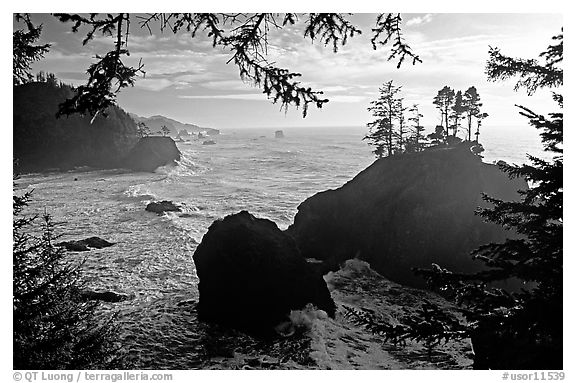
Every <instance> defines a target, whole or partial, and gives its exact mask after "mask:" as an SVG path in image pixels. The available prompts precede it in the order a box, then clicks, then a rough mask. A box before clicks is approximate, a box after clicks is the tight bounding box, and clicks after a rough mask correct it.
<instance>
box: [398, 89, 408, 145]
mask: <svg viewBox="0 0 576 383" xmlns="http://www.w3.org/2000/svg"><path fill="white" fill-rule="evenodd" d="M403 104H404V98H402V97H399V98H397V99H396V115H397V117H396V118H397V120H398V131H397V133H396V134H395V136H396V139H397V140H396V141H397V142H396V152H397V153H403V152H404V150H405V149H406V136H405V134H406V133H407V131H406V117H405V115H404V112H406V110H407V108H406V107H404V105H403Z"/></svg>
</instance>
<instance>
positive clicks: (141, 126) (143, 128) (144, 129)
mask: <svg viewBox="0 0 576 383" xmlns="http://www.w3.org/2000/svg"><path fill="white" fill-rule="evenodd" d="M136 126H137V128H136V129H137V132H138V135H139V136H140V138H144V137H148V136H149V135H150V134H151V132H150V128H149V127H148V125H146V123H145V122H144V121H140V122H138V123H136Z"/></svg>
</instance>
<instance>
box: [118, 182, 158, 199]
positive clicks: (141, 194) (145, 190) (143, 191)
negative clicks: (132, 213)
mask: <svg viewBox="0 0 576 383" xmlns="http://www.w3.org/2000/svg"><path fill="white" fill-rule="evenodd" d="M124 195H126V196H128V197H132V198H138V199H142V200H144V199H153V200H157V199H158V196H157V195H156V194H154V193H153V192H152V191H151V190H150V188H149V186H148V185H146V184H140V185H131V186H129V187H128V189H126V190H125V191H124Z"/></svg>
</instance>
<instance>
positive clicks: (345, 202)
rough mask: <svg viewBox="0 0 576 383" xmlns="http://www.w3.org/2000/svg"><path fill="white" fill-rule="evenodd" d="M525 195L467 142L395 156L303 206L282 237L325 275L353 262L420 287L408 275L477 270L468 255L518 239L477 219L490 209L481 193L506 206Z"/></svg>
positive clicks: (517, 182)
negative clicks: (437, 267) (289, 237)
mask: <svg viewBox="0 0 576 383" xmlns="http://www.w3.org/2000/svg"><path fill="white" fill-rule="evenodd" d="M526 188H527V184H526V182H525V181H524V180H522V179H515V180H510V179H509V178H508V176H507V175H506V174H505V173H503V172H502V171H500V169H499V168H498V166H496V165H492V164H486V163H483V162H482V161H481V158H480V157H478V156H476V155H474V154H473V153H472V152H471V151H470V148H469V145H467V144H466V143H463V144H461V145H459V146H456V147H451V148H450V147H444V148H438V149H430V150H426V151H423V152H419V153H412V154H403V155H396V156H392V157H387V158H382V159H379V160H376V161H375V162H374V163H373V164H372V165H371V166H369V167H368V168H367V169H365V170H363V171H362V172H360V173H359V174H358V175H357V176H356V177H354V179H352V180H351V181H349V182H348V183H346V184H345V185H343V186H342V187H340V188H338V189H335V190H327V191H324V192H320V193H317V194H316V195H314V196H312V197H310V198H308V199H307V200H305V201H304V202H303V203H301V204H300V206H299V207H298V213H297V214H296V216H295V218H294V224H292V225H291V226H290V227H289V228H288V230H287V233H288V234H290V235H292V236H293V237H294V239H295V240H296V243H297V245H298V247H299V249H300V252H301V253H302V256H304V257H305V258H316V259H320V260H322V261H324V270H327V269H337V268H338V266H339V264H341V263H342V262H343V261H345V260H347V259H351V258H355V257H356V258H360V259H362V260H365V261H367V262H369V263H370V265H371V266H372V268H373V269H374V270H376V271H378V272H379V273H380V274H382V275H384V276H385V277H387V278H389V279H391V280H393V281H395V282H398V283H402V284H406V285H410V286H415V287H424V286H425V281H424V280H423V279H422V278H421V277H419V276H417V275H415V274H414V272H413V268H430V267H431V266H432V264H433V263H436V264H438V265H440V266H442V267H443V268H447V269H449V270H452V271H454V272H474V271H479V270H480V269H482V268H483V264H482V262H479V261H475V260H473V259H472V257H471V255H470V252H471V251H472V250H475V249H476V248H478V247H479V246H480V245H483V244H486V243H491V242H496V243H499V242H503V241H504V240H505V239H506V238H513V237H514V236H515V233H514V232H511V231H505V230H504V229H503V228H502V227H501V226H499V225H496V224H493V223H486V222H484V220H483V219H482V218H481V217H479V216H477V215H475V211H476V209H477V208H478V206H480V207H482V206H488V204H487V203H486V202H485V201H484V200H483V199H482V193H485V194H487V195H489V196H492V197H496V198H500V199H502V200H505V201H510V200H518V199H519V197H520V196H519V194H518V193H517V191H518V190H520V189H526Z"/></svg>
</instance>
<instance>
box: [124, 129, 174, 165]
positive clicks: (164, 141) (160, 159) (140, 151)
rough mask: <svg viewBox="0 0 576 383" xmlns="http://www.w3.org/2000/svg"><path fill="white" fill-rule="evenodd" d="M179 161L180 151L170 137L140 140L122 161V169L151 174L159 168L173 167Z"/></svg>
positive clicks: (152, 137)
mask: <svg viewBox="0 0 576 383" xmlns="http://www.w3.org/2000/svg"><path fill="white" fill-rule="evenodd" d="M179 159H180V151H179V150H178V148H177V147H176V143H175V142H174V140H173V139H172V138H170V137H160V136H151V137H144V138H141V139H140V141H138V143H137V144H136V146H135V147H134V148H133V149H132V150H131V151H130V153H129V154H128V156H126V158H125V159H124V163H123V165H124V167H126V168H128V169H132V170H136V171H142V172H153V171H154V170H156V169H157V168H159V167H160V166H165V165H171V164H172V165H173V164H176V161H177V160H179Z"/></svg>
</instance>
